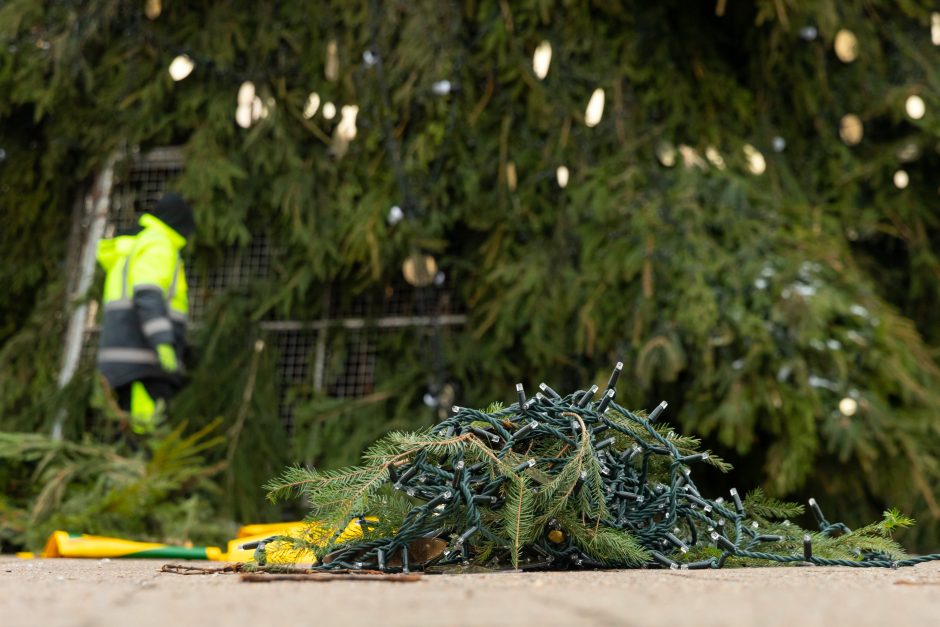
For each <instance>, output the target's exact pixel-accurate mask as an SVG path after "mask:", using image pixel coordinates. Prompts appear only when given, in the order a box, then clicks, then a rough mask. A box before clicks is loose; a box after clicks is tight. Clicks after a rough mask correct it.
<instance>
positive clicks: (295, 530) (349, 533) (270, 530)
mask: <svg viewBox="0 0 940 627" xmlns="http://www.w3.org/2000/svg"><path fill="white" fill-rule="evenodd" d="M366 520H371V521H376V520H378V518H372V517H369V518H366ZM332 535H333V532H332V531H331V530H330V529H329V528H327V527H325V526H323V525H320V524H318V523H315V522H311V523H305V522H292V523H273V524H262V525H245V526H244V527H242V528H241V529H239V530H238V536H237V537H236V538H235V539H234V540H230V541H229V543H228V552H227V553H226V554H225V561H229V562H247V561H249V560H251V559H252V558H253V557H254V554H255V550H254V548H251V549H243V548H241V547H242V546H243V545H245V544H251V543H253V542H258V541H260V540H266V539H267V538H270V537H271V536H289V537H291V538H299V539H303V540H305V541H306V542H307V543H309V544H313V545H316V546H318V547H319V546H325V545H326V544H327V543H328V542H329V540H330V537H331V536H332ZM361 537H362V528H361V527H360V526H359V521H358V520H353V521H351V522H350V523H349V524H348V525H346V528H345V529H344V530H343V533H341V534H340V535H339V540H340V541H341V542H345V541H347V540H353V539H356V538H361ZM264 553H265V558H266V560H267V563H268V564H313V563H315V562H316V561H317V556H316V555H315V554H314V553H313V551H310V550H309V549H306V548H297V547H296V546H294V545H293V544H291V543H290V542H288V541H285V540H275V541H273V542H269V543H268V544H266V545H265V551H264Z"/></svg>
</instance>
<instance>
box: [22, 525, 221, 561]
mask: <svg viewBox="0 0 940 627" xmlns="http://www.w3.org/2000/svg"><path fill="white" fill-rule="evenodd" d="M222 555H223V554H222V549H220V548H219V547H217V546H194V547H185V546H172V545H169V544H158V543H156V542H134V541H132V540H122V539H120V538H107V537H104V536H91V535H87V534H84V533H68V532H67V531H53V532H52V535H51V536H49V539H48V540H47V541H46V548H44V549H43V551H42V554H41V555H40V557H91V558H102V557H115V558H117V557H128V558H138V559H139V558H158V559H186V560H220V559H221V558H222Z"/></svg>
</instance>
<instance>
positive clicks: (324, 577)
mask: <svg viewBox="0 0 940 627" xmlns="http://www.w3.org/2000/svg"><path fill="white" fill-rule="evenodd" d="M241 580H242V581H248V582H268V581H389V582H392V583H411V582H414V581H420V580H421V575H419V574H409V575H384V574H378V575H372V574H362V575H357V574H354V573H297V574H294V575H262V574H256V573H242V576H241Z"/></svg>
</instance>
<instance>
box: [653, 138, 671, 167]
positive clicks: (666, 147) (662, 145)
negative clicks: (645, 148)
mask: <svg viewBox="0 0 940 627" xmlns="http://www.w3.org/2000/svg"><path fill="white" fill-rule="evenodd" d="M656 158H657V159H659V162H660V163H661V164H663V165H664V166H666V167H667V168H671V167H672V166H674V165H676V148H675V146H673V145H672V143H670V142H659V145H658V146H656Z"/></svg>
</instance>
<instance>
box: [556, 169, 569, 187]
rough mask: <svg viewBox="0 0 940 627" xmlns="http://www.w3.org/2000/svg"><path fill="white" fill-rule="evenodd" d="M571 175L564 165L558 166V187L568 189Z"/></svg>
mask: <svg viewBox="0 0 940 627" xmlns="http://www.w3.org/2000/svg"><path fill="white" fill-rule="evenodd" d="M569 175H570V172H568V168H567V167H565V166H563V165H560V166H558V168H557V169H556V170H555V180H556V181H558V187H560V188H562V189H564V188H566V187H568V176H569Z"/></svg>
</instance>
